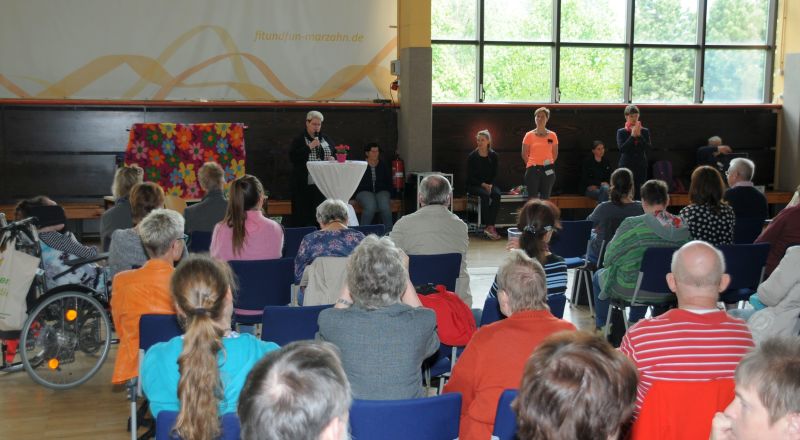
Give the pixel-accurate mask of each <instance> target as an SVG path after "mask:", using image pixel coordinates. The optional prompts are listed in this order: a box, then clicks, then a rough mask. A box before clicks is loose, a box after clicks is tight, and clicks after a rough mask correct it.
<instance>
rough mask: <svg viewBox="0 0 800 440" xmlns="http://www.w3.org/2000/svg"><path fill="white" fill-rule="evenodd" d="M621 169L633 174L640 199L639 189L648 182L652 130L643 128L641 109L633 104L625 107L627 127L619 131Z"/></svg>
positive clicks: (637, 197)
mask: <svg viewBox="0 0 800 440" xmlns="http://www.w3.org/2000/svg"><path fill="white" fill-rule="evenodd" d="M617 146H618V147H619V152H620V155H619V168H627V169H629V170H631V172H633V187H634V190H635V191H636V195H635V196H634V198H636V199H639V198H640V196H639V189H640V188H641V187H642V185H644V182H646V181H647V151H648V150H650V148H651V147H652V144H651V143H650V130H648V129H646V128H644V127H642V121H640V120H639V108H638V107H636V106H635V105H633V104H631V105H629V106H627V107H625V127H623V128H620V129H619V130H617Z"/></svg>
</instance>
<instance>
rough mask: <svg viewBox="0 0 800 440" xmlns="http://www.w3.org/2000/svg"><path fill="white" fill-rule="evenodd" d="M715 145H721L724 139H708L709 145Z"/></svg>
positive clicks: (716, 137)
mask: <svg viewBox="0 0 800 440" xmlns="http://www.w3.org/2000/svg"><path fill="white" fill-rule="evenodd" d="M714 144H716V145H721V144H722V138H721V137H719V136H711V137H710V138H708V145H714Z"/></svg>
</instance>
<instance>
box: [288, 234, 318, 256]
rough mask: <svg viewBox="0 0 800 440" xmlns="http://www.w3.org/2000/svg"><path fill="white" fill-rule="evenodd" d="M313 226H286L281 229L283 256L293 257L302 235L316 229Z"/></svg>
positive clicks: (295, 254)
mask: <svg viewBox="0 0 800 440" xmlns="http://www.w3.org/2000/svg"><path fill="white" fill-rule="evenodd" d="M316 230H317V228H315V227H313V226H303V227H300V228H286V229H284V230H283V253H282V254H281V255H282V256H283V258H294V257H296V256H297V251H298V250H299V249H300V242H302V241H303V237H305V236H306V235H308V234H310V233H312V232H314V231H316Z"/></svg>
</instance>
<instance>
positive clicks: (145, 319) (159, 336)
mask: <svg viewBox="0 0 800 440" xmlns="http://www.w3.org/2000/svg"><path fill="white" fill-rule="evenodd" d="M182 334H183V328H181V325H180V323H179V322H178V316H177V315H142V316H141V317H140V318H139V350H144V351H147V349H149V348H150V347H152V346H153V345H154V344H157V343H159V342H166V341H169V340H170V339H172V338H174V337H175V336H180V335H182Z"/></svg>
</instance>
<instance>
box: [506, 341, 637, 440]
mask: <svg viewBox="0 0 800 440" xmlns="http://www.w3.org/2000/svg"><path fill="white" fill-rule="evenodd" d="M635 399H636V368H635V367H634V366H633V364H632V363H631V362H630V361H629V360H628V359H626V358H625V356H624V355H622V354H621V353H619V352H618V351H617V350H614V349H613V348H612V347H611V345H609V344H608V343H607V342H606V341H604V340H602V339H600V338H599V337H595V336H592V335H589V334H587V333H582V332H562V333H559V334H557V335H554V336H551V337H550V338H548V339H546V340H545V341H544V342H543V343H542V344H541V345H540V346H539V348H537V349H536V351H534V352H533V355H532V356H531V357H530V359H529V360H528V362H527V364H526V365H525V371H524V373H523V375H522V384H521V385H520V387H519V395H518V396H517V399H516V400H515V401H514V402H513V403H512V408H513V409H514V412H515V413H516V414H517V425H518V427H519V430H518V431H517V436H518V438H519V439H520V440H533V439H536V440H561V439H571V440H613V439H620V438H624V437H623V435H624V428H625V425H626V424H627V423H628V422H629V420H630V418H631V414H632V413H633V409H634V401H635Z"/></svg>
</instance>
